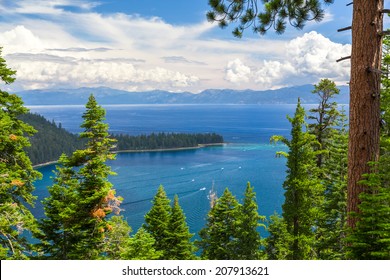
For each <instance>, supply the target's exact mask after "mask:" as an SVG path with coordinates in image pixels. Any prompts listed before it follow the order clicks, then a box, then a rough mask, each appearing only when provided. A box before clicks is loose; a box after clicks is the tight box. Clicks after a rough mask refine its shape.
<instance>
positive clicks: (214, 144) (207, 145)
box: [33, 142, 228, 168]
mask: <svg viewBox="0 0 390 280" xmlns="http://www.w3.org/2000/svg"><path fill="white" fill-rule="evenodd" d="M227 144H228V143H225V142H224V143H210V144H198V146H193V147H181V148H165V149H145V150H119V151H112V153H114V154H121V153H153V152H156V153H157V152H175V151H186V150H197V149H202V148H207V147H218V146H226V145H227ZM56 163H58V161H57V160H56V161H48V162H45V163H39V164H36V165H33V168H39V167H44V166H48V165H52V164H56Z"/></svg>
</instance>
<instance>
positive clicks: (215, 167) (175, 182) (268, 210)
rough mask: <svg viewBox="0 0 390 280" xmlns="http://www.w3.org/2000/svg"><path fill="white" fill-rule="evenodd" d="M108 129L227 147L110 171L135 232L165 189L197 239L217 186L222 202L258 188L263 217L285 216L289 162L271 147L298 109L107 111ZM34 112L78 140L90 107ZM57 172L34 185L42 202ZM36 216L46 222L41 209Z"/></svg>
mask: <svg viewBox="0 0 390 280" xmlns="http://www.w3.org/2000/svg"><path fill="white" fill-rule="evenodd" d="M103 107H104V108H105V109H106V111H107V123H108V124H109V125H110V132H112V133H128V134H132V135H138V134H149V133H152V132H185V133H192V132H202V133H205V132H215V133H218V134H221V135H222V136H223V137H224V139H225V142H227V144H226V145H224V146H213V147H207V148H202V149H193V150H183V151H166V152H143V153H142V152H140V153H120V154H118V155H117V158H116V160H115V161H110V162H109V164H110V166H111V167H112V170H113V171H114V172H116V173H117V176H112V177H111V178H110V181H111V182H112V183H113V184H114V188H115V189H116V191H117V194H118V195H120V196H122V197H123V198H124V202H123V203H122V208H123V209H124V211H123V212H122V214H123V215H124V216H125V217H126V218H127V221H128V223H129V224H130V225H131V226H132V228H133V230H134V231H135V230H137V229H138V227H139V226H140V225H141V224H142V223H143V217H144V215H145V213H146V212H147V211H148V210H149V209H150V207H151V200H152V199H153V196H154V194H155V193H156V191H157V188H158V187H159V185H160V184H161V185H163V186H164V188H165V190H166V192H167V194H168V196H169V197H170V198H171V199H172V198H173V196H174V194H178V196H179V201H180V205H181V206H182V208H183V209H184V212H185V214H186V217H187V222H188V224H189V226H190V230H191V232H193V233H197V232H198V231H199V230H200V229H201V228H202V227H203V226H204V223H205V219H206V215H207V212H208V211H209V209H210V206H209V200H208V194H209V190H210V189H211V187H212V185H213V184H214V189H215V190H216V192H217V194H218V195H221V194H222V193H223V191H224V189H225V188H226V187H228V188H229V189H230V190H231V191H232V192H233V194H234V195H236V196H237V198H238V199H240V200H241V199H242V195H243V192H244V190H245V187H246V183H247V182H248V181H249V182H250V183H251V184H252V185H253V186H254V187H255V191H256V194H257V201H258V204H259V212H260V214H261V215H265V216H267V217H268V216H270V215H272V214H274V213H275V212H279V213H280V212H281V205H282V203H283V200H284V197H283V189H282V184H283V181H284V179H285V170H286V168H285V163H286V160H285V159H283V158H276V157H275V153H276V152H277V151H279V150H281V149H285V147H283V146H280V145H273V144H270V143H269V139H270V137H271V136H272V135H275V134H278V135H284V136H288V135H289V133H290V124H289V122H288V121H287V119H286V115H290V116H292V115H293V113H294V110H295V105H109V106H104V105H103ZM30 110H31V112H33V113H39V114H41V115H43V116H45V117H46V118H47V119H48V120H54V121H55V122H56V123H61V125H62V127H64V128H65V129H67V130H69V131H71V132H75V133H77V132H80V131H81V130H80V128H79V126H80V124H81V122H82V119H81V116H82V113H83V112H84V110H85V108H84V106H31V107H30ZM54 168H55V166H54V165H49V166H44V167H40V168H39V171H40V172H42V174H43V179H42V180H41V181H39V182H36V184H35V186H36V191H35V195H37V196H38V201H41V200H42V199H43V198H44V197H45V196H47V186H50V185H51V182H52V181H51V177H52V176H53V173H52V171H53V169H54ZM33 212H34V213H35V214H36V215H37V216H38V217H43V211H42V207H41V204H40V203H39V202H37V206H36V208H35V209H34V210H33Z"/></svg>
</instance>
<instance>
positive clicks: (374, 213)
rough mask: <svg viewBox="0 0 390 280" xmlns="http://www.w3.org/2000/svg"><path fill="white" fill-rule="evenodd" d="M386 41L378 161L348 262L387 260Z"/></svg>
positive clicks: (389, 118)
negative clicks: (356, 260)
mask: <svg viewBox="0 0 390 280" xmlns="http://www.w3.org/2000/svg"><path fill="white" fill-rule="evenodd" d="M389 48H390V40H389V36H386V37H385V38H384V50H385V52H384V56H383V60H382V69H384V70H385V72H384V73H385V74H384V75H383V76H382V91H381V111H382V114H381V116H382V127H381V142H380V148H381V149H380V159H379V161H377V162H372V163H371V165H372V167H371V168H372V169H373V172H372V173H371V174H366V175H365V178H364V179H365V180H364V181H362V186H365V191H364V192H363V193H362V194H361V195H360V197H359V198H360V200H361V203H360V205H359V212H355V213H353V215H355V217H356V218H357V223H356V227H355V230H354V231H352V232H351V233H350V235H349V236H348V237H347V241H348V247H347V257H348V258H351V259H385V260H386V259H387V260H388V259H390V79H389V74H388V71H387V69H388V68H389V65H390V51H389Z"/></svg>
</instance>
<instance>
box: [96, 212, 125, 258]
mask: <svg viewBox="0 0 390 280" xmlns="http://www.w3.org/2000/svg"><path fill="white" fill-rule="evenodd" d="M130 233H131V227H130V226H129V224H128V223H127V221H126V220H125V219H124V217H123V216H112V217H111V218H110V219H109V220H108V225H107V231H106V234H105V244H104V249H103V251H104V257H105V259H109V260H120V259H122V256H123V254H124V253H125V252H126V250H127V247H128V246H129V243H130V242H131V238H130Z"/></svg>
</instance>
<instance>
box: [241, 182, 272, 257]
mask: <svg viewBox="0 0 390 280" xmlns="http://www.w3.org/2000/svg"><path fill="white" fill-rule="evenodd" d="M239 215H240V217H239V225H238V232H237V239H238V244H239V245H238V248H237V252H236V254H237V256H236V258H237V259H242V260H257V259H261V258H262V257H263V256H262V251H261V246H262V241H261V237H260V234H259V232H258V228H259V227H263V228H265V225H264V224H262V223H259V221H260V220H265V217H264V216H260V215H259V213H258V205H257V201H256V193H255V192H254V187H252V186H251V184H250V183H249V182H248V183H247V186H246V189H245V194H244V201H243V204H242V206H241V209H240V212H239Z"/></svg>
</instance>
